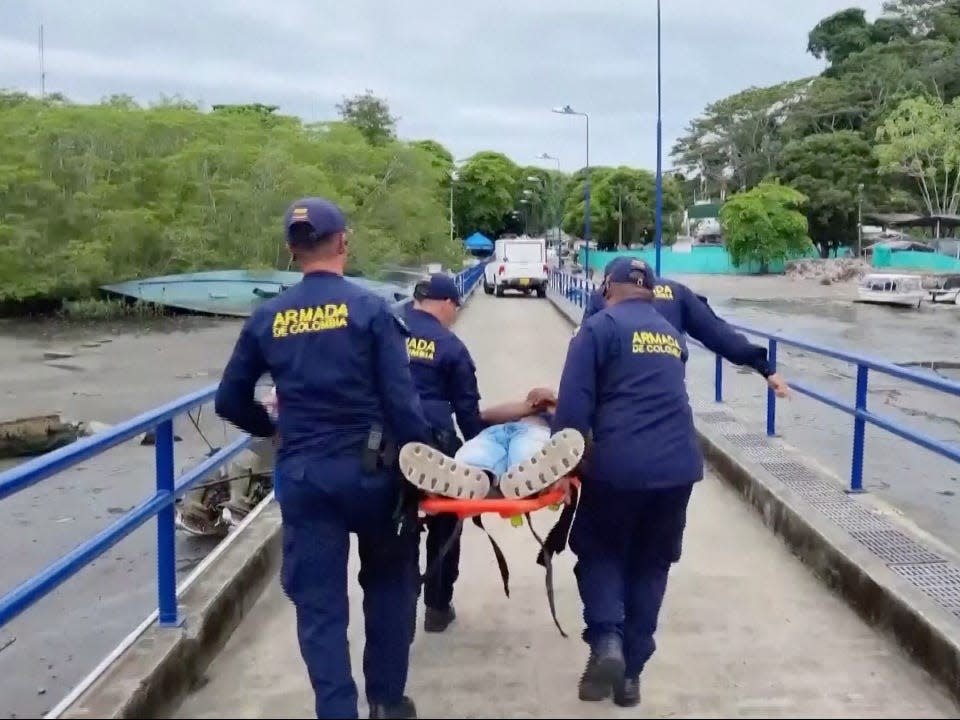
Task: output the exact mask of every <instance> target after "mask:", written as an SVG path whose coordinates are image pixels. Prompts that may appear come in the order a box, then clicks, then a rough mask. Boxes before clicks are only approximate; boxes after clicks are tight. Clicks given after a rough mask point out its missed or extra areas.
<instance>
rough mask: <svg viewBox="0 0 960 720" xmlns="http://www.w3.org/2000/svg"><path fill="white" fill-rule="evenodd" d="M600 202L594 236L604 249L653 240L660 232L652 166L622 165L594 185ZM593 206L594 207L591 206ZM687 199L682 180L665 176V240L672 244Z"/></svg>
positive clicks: (597, 199) (595, 195)
mask: <svg viewBox="0 0 960 720" xmlns="http://www.w3.org/2000/svg"><path fill="white" fill-rule="evenodd" d="M593 203H596V206H597V210H596V213H591V215H592V216H593V217H595V218H596V219H597V223H596V226H595V227H594V237H595V238H596V240H597V244H598V245H599V246H600V247H602V248H603V249H614V248H616V247H618V246H619V245H621V244H622V245H631V244H642V243H648V242H653V241H654V239H655V235H656V177H655V175H654V174H653V173H651V172H650V171H648V170H637V169H634V168H629V167H618V168H616V169H614V170H612V171H611V172H610V173H608V174H606V175H605V176H604V177H603V178H602V179H601V180H600V182H598V183H597V184H596V185H595V186H594V193H593V199H592V200H591V205H593ZM591 210H592V207H591ZM682 210H683V200H682V195H681V190H680V184H679V183H678V182H677V181H676V180H674V179H673V178H670V177H668V178H665V179H664V184H663V219H664V225H663V241H664V244H668V245H669V244H672V240H673V238H674V236H675V234H676V231H677V227H678V223H679V217H680V213H681V212H682Z"/></svg>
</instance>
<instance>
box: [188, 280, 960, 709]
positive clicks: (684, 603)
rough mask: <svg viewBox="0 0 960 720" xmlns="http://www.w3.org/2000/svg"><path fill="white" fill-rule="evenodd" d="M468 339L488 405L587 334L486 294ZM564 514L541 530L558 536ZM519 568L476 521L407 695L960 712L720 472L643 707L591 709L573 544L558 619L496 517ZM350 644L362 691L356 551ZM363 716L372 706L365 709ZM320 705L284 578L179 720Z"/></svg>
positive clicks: (467, 316) (474, 702) (548, 369)
mask: <svg viewBox="0 0 960 720" xmlns="http://www.w3.org/2000/svg"><path fill="white" fill-rule="evenodd" d="M456 329H457V332H458V334H459V335H460V336H461V337H462V338H463V339H464V341H465V342H466V343H467V345H468V347H469V348H470V350H471V352H472V353H473V356H474V359H475V361H476V364H477V367H478V375H479V379H480V389H481V393H482V395H483V403H484V404H491V403H496V402H501V401H505V400H512V399H516V398H518V397H522V396H523V395H524V394H525V393H526V391H527V390H528V389H529V388H530V387H532V386H534V385H550V386H554V387H555V386H556V384H557V382H558V380H559V375H560V369H561V367H562V363H563V359H564V356H565V353H566V347H567V344H568V342H569V339H570V335H571V328H570V326H569V325H568V323H567V322H566V321H565V320H563V319H562V318H561V316H560V315H559V313H558V312H557V311H556V310H555V309H554V308H553V307H552V306H551V304H550V302H549V301H547V300H539V299H536V298H523V297H509V296H508V297H505V298H490V297H486V296H484V295H482V293H481V294H480V295H478V296H477V297H475V298H474V299H473V300H472V301H471V302H470V304H469V305H468V306H467V307H466V308H465V309H464V310H463V311H462V316H461V317H460V319H459V320H458V324H457V328H456ZM555 518H556V515H555V514H554V513H552V512H550V511H542V512H540V513H538V514H537V515H536V516H534V518H533V520H534V523H535V525H536V527H537V530H538V532H539V533H540V534H541V536H542V535H543V533H544V532H546V530H547V529H548V528H549V527H550V525H551V524H552V523H553V522H554V520H555ZM486 524H487V526H488V528H489V529H490V531H491V533H493V534H494V536H495V537H496V538H497V539H498V541H499V542H500V543H501V545H502V547H503V550H504V552H505V554H506V556H507V559H508V561H509V563H510V569H511V595H512V597H511V598H506V597H504V595H503V589H502V586H501V583H500V579H499V576H498V574H497V569H496V563H495V561H494V558H493V555H492V553H491V551H490V547H489V543H488V542H487V540H486V538H484V537H483V535H482V533H481V532H480V531H479V530H477V529H476V528H474V527H473V526H472V525H470V524H469V523H468V524H467V525H466V527H465V530H464V541H463V553H462V560H461V577H460V581H459V583H458V585H457V588H456V592H455V596H454V603H455V605H456V609H457V613H458V619H457V621H456V622H455V623H454V625H453V626H451V628H450V629H449V630H448V631H447V632H446V633H444V634H441V635H427V634H425V633H423V632H422V605H421V619H420V625H419V627H418V631H417V632H418V635H417V639H416V642H415V644H414V649H413V657H412V663H411V676H410V683H409V694H410V695H411V696H412V697H413V698H414V700H415V701H416V703H417V705H418V710H419V714H420V717H451V718H452V717H458V718H473V717H477V718H479V717H493V718H508V717H509V718H523V717H584V718H585V717H590V718H598V717H599V718H605V717H640V716H644V717H700V718H702V717H832V718H840V717H848V718H862V717H891V718H893V717H903V718H906V717H923V718H932V717H957V716H958V714H960V713H958V710H957V707H956V705H955V704H954V702H953V701H952V700H951V699H950V698H949V697H948V696H947V695H946V694H945V693H944V692H943V691H942V690H941V689H940V688H939V687H938V686H936V685H935V684H934V683H933V681H932V680H931V679H930V678H929V677H928V676H927V675H926V673H924V672H923V671H922V670H920V669H919V668H918V667H917V666H916V665H914V664H913V663H912V662H911V661H910V660H909V659H908V658H907V657H906V656H905V655H904V654H903V653H902V652H901V650H900V649H899V648H898V646H897V645H895V643H894V642H893V641H892V640H890V639H888V638H886V637H885V636H883V635H881V634H880V633H878V632H877V631H875V630H873V629H872V628H870V627H868V626H867V625H866V624H864V623H863V622H862V621H861V620H860V619H859V618H858V617H857V615H855V613H854V612H853V611H852V610H851V609H850V608H849V607H848V606H847V605H846V604H844V603H843V601H842V600H841V599H840V598H838V597H837V596H835V595H834V594H832V593H831V592H830V591H829V590H827V589H826V588H825V587H824V586H823V585H822V584H821V583H820V581H819V580H817V578H815V577H814V576H813V575H812V573H811V572H810V571H809V570H808V569H807V568H806V567H805V566H804V565H802V564H801V563H800V562H799V561H798V560H797V559H796V558H795V557H794V556H793V555H791V554H790V552H789V551H788V550H787V549H786V547H785V546H784V545H783V543H782V541H781V540H779V539H778V538H777V537H775V536H774V535H773V534H772V533H771V532H770V531H769V530H767V529H766V527H765V526H764V525H763V524H762V523H761V521H760V519H759V517H758V516H757V515H756V514H755V513H754V511H753V510H752V509H750V508H749V507H748V506H747V505H746V504H744V503H743V502H742V501H741V500H740V499H739V497H738V496H736V495H735V494H734V493H733V491H731V490H730V489H729V488H728V487H727V486H726V485H723V484H722V483H721V482H720V481H718V480H717V479H716V478H714V477H713V476H708V477H707V478H706V479H705V481H704V482H702V483H700V484H699V485H698V486H697V488H696V490H695V492H694V495H693V499H692V501H691V505H690V514H689V525H688V529H687V533H686V538H685V545H684V554H683V557H682V558H681V560H680V562H679V564H678V565H677V566H675V567H674V570H673V573H672V575H671V581H670V586H669V588H668V590H667V596H666V600H665V605H664V609H663V613H662V614H661V623H660V629H659V631H658V634H657V636H656V640H657V644H658V649H657V652H656V654H655V655H654V658H653V660H652V661H651V663H650V665H649V666H648V668H647V670H646V672H645V673H644V676H643V680H642V682H643V701H642V704H641V707H640V708H639V709H634V710H623V709H619V708H617V707H615V706H614V705H613V704H612V703H611V702H604V703H582V702H580V701H579V700H578V699H577V696H576V684H577V679H578V677H579V674H580V672H581V670H582V668H583V663H584V662H585V659H586V655H587V649H586V646H585V645H584V644H583V643H582V642H581V641H580V639H579V632H580V630H581V627H582V626H581V616H580V612H581V606H580V603H579V599H578V597H577V592H576V585H575V582H574V579H573V573H572V567H573V561H574V558H573V557H572V556H571V554H570V552H569V551H567V552H565V553H564V554H563V555H561V556H560V557H559V558H557V561H556V573H555V574H556V585H557V606H558V615H559V618H560V622H561V624H562V625H563V627H564V629H565V630H566V631H567V632H568V634H569V635H570V637H569V638H568V639H564V638H562V637H561V636H560V635H559V634H558V632H557V630H556V628H555V627H554V625H553V622H552V621H551V618H550V614H549V610H548V607H547V600H546V597H545V593H544V583H543V569H542V568H541V567H540V566H538V565H536V564H535V562H534V558H535V555H536V551H537V546H536V544H535V541H534V540H533V538H532V537H531V535H530V533H529V531H528V530H527V528H525V527H524V528H513V527H511V526H510V524H509V523H508V522H507V521H505V520H500V519H498V518H491V519H490V520H489V521H488V522H487V523H486ZM351 563H352V568H351V573H350V574H351V587H350V592H351V604H350V612H351V627H350V642H351V652H352V656H353V663H354V677H355V678H356V680H357V683H358V687H359V689H360V696H361V697H363V677H362V672H361V662H360V658H361V653H362V650H363V637H362V627H363V626H362V609H361V601H362V593H361V591H360V589H359V586H358V585H357V583H356V571H357V569H358V563H357V558H356V553H355V547H354V552H353V554H352V556H351ZM360 712H361V717H364V716H365V714H366V709H365V707H361V709H360ZM312 713H313V696H312V692H311V689H310V686H309V683H308V681H307V676H306V672H305V669H304V665H303V661H302V659H301V657H300V653H299V649H298V646H297V641H296V635H295V623H294V614H293V609H292V607H291V605H290V603H289V601H288V600H287V599H286V598H285V596H284V595H283V592H282V591H281V590H280V587H279V581H278V580H274V581H273V583H272V584H271V585H270V587H269V588H268V590H267V591H266V592H265V593H264V595H263V596H262V597H261V599H260V600H259V602H258V603H257V605H256V606H255V607H254V609H253V610H252V611H251V612H250V613H249V614H248V615H247V616H246V617H245V618H244V620H243V622H242V624H241V625H240V627H239V628H238V629H237V631H236V632H235V633H234V635H233V636H232V638H231V639H230V641H229V643H228V644H227V646H226V647H225V649H224V651H223V652H222V653H221V654H220V655H219V657H217V659H216V660H214V662H213V663H212V664H211V665H210V667H209V668H208V670H207V673H206V678H205V682H204V683H202V684H201V685H200V687H199V688H198V689H197V690H195V691H194V692H193V694H192V695H190V696H189V697H187V698H186V700H185V701H184V703H183V704H182V705H181V706H180V708H179V709H178V710H177V712H176V714H175V715H174V717H178V718H198V719H202V718H224V717H239V718H301V717H303V718H306V717H312V716H313V714H312Z"/></svg>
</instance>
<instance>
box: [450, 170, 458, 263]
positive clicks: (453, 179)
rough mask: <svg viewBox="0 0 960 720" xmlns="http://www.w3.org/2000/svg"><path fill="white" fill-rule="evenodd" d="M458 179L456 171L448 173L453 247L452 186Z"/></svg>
mask: <svg viewBox="0 0 960 720" xmlns="http://www.w3.org/2000/svg"><path fill="white" fill-rule="evenodd" d="M458 178H459V174H458V173H457V171H456V169H454V170H451V171H450V244H451V245H453V184H454V183H455V182H456V181H457V179H458Z"/></svg>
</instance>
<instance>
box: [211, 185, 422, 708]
mask: <svg viewBox="0 0 960 720" xmlns="http://www.w3.org/2000/svg"><path fill="white" fill-rule="evenodd" d="M284 225H285V229H286V236H287V243H288V246H289V249H290V251H291V253H292V254H293V256H294V257H295V258H296V260H297V261H298V263H299V265H300V266H301V269H302V271H303V279H302V280H301V281H300V282H299V283H298V284H296V285H294V286H293V287H291V288H289V289H288V290H286V291H285V292H283V293H281V294H280V295H278V296H277V297H275V298H272V299H270V300H268V301H267V302H265V303H263V304H262V305H260V306H259V307H258V308H257V309H256V310H255V311H254V312H253V314H252V315H251V317H250V318H249V320H247V322H246V324H245V325H244V326H243V329H242V330H241V332H240V337H239V339H238V340H237V344H236V346H235V348H234V350H233V354H232V356H231V357H230V360H229V362H228V363H227V366H226V368H225V370H224V373H223V378H222V380H221V382H220V387H219V389H218V390H217V395H216V411H217V413H218V414H219V415H220V416H221V417H223V418H224V419H226V420H228V421H230V422H232V423H233V424H235V425H236V426H238V427H239V428H241V429H242V430H245V431H246V432H248V433H250V434H251V435H254V436H257V437H271V436H274V435H275V434H276V436H277V442H278V450H277V463H276V475H277V483H276V489H277V490H276V491H277V501H278V502H279V505H280V510H281V514H282V518H283V566H282V572H281V583H282V585H283V588H284V590H285V592H286V593H287V595H288V596H289V597H290V599H291V601H292V602H293V604H294V606H295V608H296V613H297V634H298V637H299V641H300V650H301V653H302V655H303V659H304V662H305V663H306V666H307V672H308V674H309V676H310V681H311V684H312V685H313V690H314V694H315V698H316V715H317V717H318V718H330V717H336V718H356V717H357V716H358V715H357V688H356V685H355V683H354V680H353V677H352V674H351V671H350V654H349V651H348V648H347V616H348V605H349V603H348V597H347V558H348V554H349V549H350V533H355V534H356V535H357V538H358V549H359V555H360V566H361V567H360V577H359V579H360V585H361V587H362V588H363V592H364V600H363V610H364V621H365V629H366V649H365V652H364V676H365V685H366V695H367V700H368V703H369V705H370V717H371V718H374V717H381V718H388V717H390V718H415V717H416V709H415V707H414V705H413V703H412V701H411V700H410V699H409V698H407V697H406V696H405V695H404V689H405V686H406V682H407V670H408V663H409V652H410V642H411V632H412V629H413V623H412V620H413V618H414V613H415V611H416V598H417V575H418V573H417V549H418V533H417V532H416V528H415V527H413V528H410V527H406V526H405V524H404V523H402V522H400V521H399V520H398V517H399V516H398V514H397V508H398V502H399V497H400V491H401V488H402V486H403V482H402V480H401V479H400V477H399V474H398V472H397V471H396V469H395V468H396V462H395V458H396V450H395V448H396V447H397V445H398V444H400V445H402V444H404V443H407V442H412V441H419V442H424V443H427V444H429V445H433V444H434V443H433V438H432V435H431V433H430V428H429V425H428V424H427V421H426V418H425V417H424V414H423V409H422V407H421V404H420V400H419V396H418V394H417V391H416V387H415V385H414V383H413V378H412V377H411V374H410V367H409V361H408V359H407V352H406V346H405V343H404V336H405V332H406V331H405V328H404V327H403V325H402V321H401V320H400V319H399V318H397V317H396V316H395V315H394V314H393V313H392V312H391V311H390V308H389V307H388V306H387V304H386V302H385V301H384V300H383V299H382V298H380V297H378V296H376V295H374V294H373V293H371V292H369V291H367V290H366V289H363V288H361V287H360V286H359V285H358V284H356V283H354V282H351V281H350V280H347V279H346V278H344V276H343V269H344V265H345V262H346V256H347V232H346V222H345V220H344V216H343V214H342V213H341V211H340V209H339V208H337V207H336V206H335V205H334V204H333V203H331V202H328V201H327V200H323V199H321V198H304V199H302V200H298V201H296V202H294V203H293V205H291V206H290V208H289V209H288V211H287V213H286V217H285V219H284ZM265 373H269V374H270V375H271V376H272V378H273V381H274V385H275V387H276V392H277V400H278V403H279V406H280V408H281V412H280V413H279V417H278V420H277V425H276V426H275V425H274V421H273V420H271V418H270V416H269V415H268V413H267V411H266V409H264V407H263V406H262V405H261V404H260V403H258V402H257V401H256V400H255V399H254V387H255V384H256V383H257V381H258V379H259V378H260V377H261V376H262V375H263V374H265Z"/></svg>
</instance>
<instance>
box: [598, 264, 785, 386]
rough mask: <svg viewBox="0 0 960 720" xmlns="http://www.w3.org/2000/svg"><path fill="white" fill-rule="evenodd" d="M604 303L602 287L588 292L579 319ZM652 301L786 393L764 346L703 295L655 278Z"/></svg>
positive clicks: (699, 337) (685, 330) (720, 352)
mask: <svg viewBox="0 0 960 720" xmlns="http://www.w3.org/2000/svg"><path fill="white" fill-rule="evenodd" d="M622 257H623V256H622ZM619 259H621V258H615V259H614V260H612V261H611V262H610V264H608V265H607V268H606V270H605V271H604V274H607V273H609V271H610V267H611V265H612V264H613V263H614V262H617V260H619ZM604 305H605V300H604V296H603V290H602V289H601V290H597V291H595V292H593V293H591V294H590V299H589V300H588V301H587V307H586V308H585V309H584V311H583V320H582V322H586V320H587V318H589V317H590V316H591V315H593V314H595V313H597V312H600V311H601V310H603V308H604ZM653 305H654V307H655V308H656V309H657V310H659V311H660V314H661V315H663V316H664V317H665V318H666V319H667V320H669V321H670V323H671V324H672V325H673V326H674V327H675V328H676V329H677V330H679V331H680V332H681V333H686V334H688V335H690V336H691V337H692V338H694V339H696V340H699V341H700V342H701V343H703V344H704V346H706V348H707V349H708V350H710V351H712V352H714V353H716V354H717V355H719V356H720V357H722V358H724V359H725V360H727V361H729V362H732V363H733V364H735V365H742V366H746V367H750V368H753V369H754V370H756V371H757V372H758V373H760V375H762V376H763V377H764V378H765V379H766V381H767V384H768V385H769V386H770V388H771V389H772V390H773V391H774V392H775V393H776V394H777V395H778V396H779V397H786V396H787V395H789V393H790V387H789V386H788V385H787V383H786V381H785V380H784V379H783V378H782V377H781V376H780V374H779V373H777V372H775V370H774V368H772V367H770V363H769V361H768V359H767V349H766V348H764V347H762V346H761V345H755V344H753V343H751V342H750V341H749V340H747V338H746V337H744V336H743V335H742V334H740V333H738V332H737V331H736V330H734V329H733V328H732V327H730V326H729V325H728V324H727V323H726V322H724V321H723V320H722V319H720V318H719V317H717V315H716V313H714V312H713V310H712V309H711V308H710V305H708V304H707V299H706V298H705V297H703V296H702V295H697V294H696V293H695V292H693V290H691V289H690V288H689V287H687V286H686V285H684V284H683V283H679V282H677V281H676V280H667V279H665V278H657V280H656V284H655V285H654V288H653Z"/></svg>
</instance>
